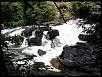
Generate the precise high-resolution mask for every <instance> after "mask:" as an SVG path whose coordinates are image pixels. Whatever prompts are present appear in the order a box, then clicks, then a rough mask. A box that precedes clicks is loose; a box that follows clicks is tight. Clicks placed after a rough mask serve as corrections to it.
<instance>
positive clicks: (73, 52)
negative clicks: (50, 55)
mask: <svg viewBox="0 0 102 77" xmlns="http://www.w3.org/2000/svg"><path fill="white" fill-rule="evenodd" d="M91 52H92V51H91V49H90V48H89V47H88V45H87V44H85V43H77V44H76V45H74V46H67V45H66V46H64V47H63V52H62V54H61V55H60V56H59V57H60V61H61V62H62V64H63V65H65V66H70V67H77V66H84V65H92V64H95V58H94V57H93V55H92V53H91Z"/></svg>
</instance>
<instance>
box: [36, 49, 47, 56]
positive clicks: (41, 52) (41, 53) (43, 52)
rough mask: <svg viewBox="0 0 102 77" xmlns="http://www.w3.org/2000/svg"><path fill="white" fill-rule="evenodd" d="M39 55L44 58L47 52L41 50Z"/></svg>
mask: <svg viewBox="0 0 102 77" xmlns="http://www.w3.org/2000/svg"><path fill="white" fill-rule="evenodd" d="M38 54H39V56H43V55H45V54H46V51H43V50H41V49H39V50H38Z"/></svg>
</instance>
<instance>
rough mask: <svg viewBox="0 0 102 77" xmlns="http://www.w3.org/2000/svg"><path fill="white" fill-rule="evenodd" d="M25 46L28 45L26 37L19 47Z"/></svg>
mask: <svg viewBox="0 0 102 77" xmlns="http://www.w3.org/2000/svg"><path fill="white" fill-rule="evenodd" d="M27 46H28V41H27V38H26V37H24V41H23V43H22V45H21V47H27Z"/></svg>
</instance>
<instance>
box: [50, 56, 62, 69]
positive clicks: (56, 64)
mask: <svg viewBox="0 0 102 77" xmlns="http://www.w3.org/2000/svg"><path fill="white" fill-rule="evenodd" d="M50 63H51V64H52V66H53V67H55V68H56V69H61V68H62V65H61V63H60V60H59V58H58V57H57V58H52V60H51V61H50Z"/></svg>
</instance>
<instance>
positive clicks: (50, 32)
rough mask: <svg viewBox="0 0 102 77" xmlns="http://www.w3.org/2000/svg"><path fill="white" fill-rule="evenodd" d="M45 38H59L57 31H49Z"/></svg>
mask: <svg viewBox="0 0 102 77" xmlns="http://www.w3.org/2000/svg"><path fill="white" fill-rule="evenodd" d="M47 36H48V37H49V39H50V40H53V39H55V37H56V36H59V31H58V30H50V31H48V33H47Z"/></svg>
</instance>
